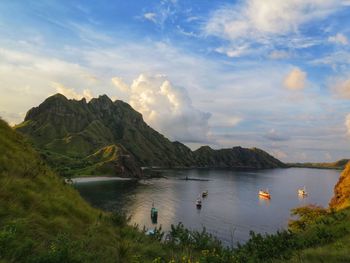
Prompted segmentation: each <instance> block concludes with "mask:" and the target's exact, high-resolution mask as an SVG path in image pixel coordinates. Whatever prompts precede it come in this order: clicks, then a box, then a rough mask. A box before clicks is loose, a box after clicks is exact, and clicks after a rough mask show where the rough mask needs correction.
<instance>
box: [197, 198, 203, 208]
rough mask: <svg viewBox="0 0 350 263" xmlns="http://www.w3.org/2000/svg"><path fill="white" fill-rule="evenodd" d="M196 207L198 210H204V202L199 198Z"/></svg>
mask: <svg viewBox="0 0 350 263" xmlns="http://www.w3.org/2000/svg"><path fill="white" fill-rule="evenodd" d="M196 207H197V208H198V209H201V208H202V200H201V199H199V198H198V199H197V200H196Z"/></svg>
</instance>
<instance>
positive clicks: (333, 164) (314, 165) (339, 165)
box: [287, 159, 349, 170]
mask: <svg viewBox="0 0 350 263" xmlns="http://www.w3.org/2000/svg"><path fill="white" fill-rule="evenodd" d="M348 161H349V159H341V160H338V161H335V162H330V163H289V164H287V165H288V166H290V167H302V168H317V169H337V170H343V169H344V168H345V165H346V164H347V162H348Z"/></svg>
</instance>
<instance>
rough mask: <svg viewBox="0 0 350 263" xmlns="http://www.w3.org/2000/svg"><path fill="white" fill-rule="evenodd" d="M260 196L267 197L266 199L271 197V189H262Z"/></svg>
mask: <svg viewBox="0 0 350 263" xmlns="http://www.w3.org/2000/svg"><path fill="white" fill-rule="evenodd" d="M259 197H262V198H266V199H271V195H270V193H269V190H267V189H266V190H265V191H264V190H260V191H259Z"/></svg>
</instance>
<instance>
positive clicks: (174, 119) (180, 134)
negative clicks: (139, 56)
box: [114, 74, 210, 142]
mask: <svg viewBox="0 0 350 263" xmlns="http://www.w3.org/2000/svg"><path fill="white" fill-rule="evenodd" d="M114 79H118V80H119V78H114ZM118 84H119V83H118ZM124 84H125V83H124ZM117 86H118V87H119V85H117ZM127 90H128V92H129V94H128V95H129V103H130V105H131V106H132V107H133V108H134V109H135V110H137V111H139V112H141V113H142V115H143V117H144V119H145V121H146V122H147V123H148V124H149V125H150V126H152V127H153V128H155V129H156V130H158V131H160V132H161V133H164V134H165V135H166V136H168V137H170V139H172V140H178V141H182V142H207V141H208V135H209V125H208V120H209V118H210V114H208V113H205V112H202V111H200V110H198V109H196V108H195V107H194V106H193V105H192V101H191V99H190V98H189V96H188V94H187V92H186V90H184V89H182V88H178V87H175V86H173V85H172V83H170V81H169V80H167V78H166V76H164V75H154V76H150V75H145V74H141V75H140V76H139V77H138V78H136V79H135V80H134V81H133V82H132V84H131V86H130V87H129V88H128V89H127Z"/></svg>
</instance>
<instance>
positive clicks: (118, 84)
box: [112, 77, 129, 92]
mask: <svg viewBox="0 0 350 263" xmlns="http://www.w3.org/2000/svg"><path fill="white" fill-rule="evenodd" d="M112 83H113V84H114V85H115V86H116V87H117V88H118V89H119V90H120V91H122V92H128V91H129V86H128V84H126V83H125V82H124V80H123V79H122V78H119V77H114V78H112Z"/></svg>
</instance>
